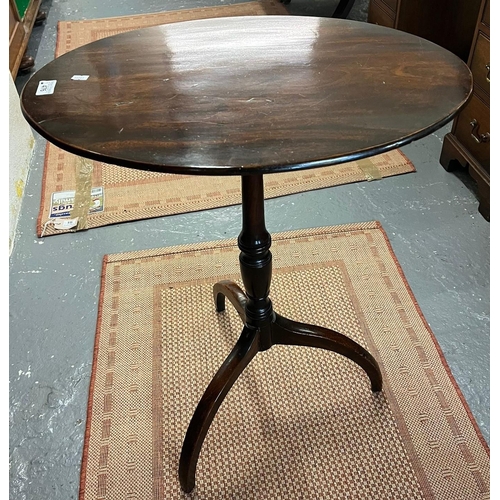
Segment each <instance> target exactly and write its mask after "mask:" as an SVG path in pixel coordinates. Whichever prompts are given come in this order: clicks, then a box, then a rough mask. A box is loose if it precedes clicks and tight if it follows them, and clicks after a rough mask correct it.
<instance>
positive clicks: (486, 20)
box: [482, 0, 490, 27]
mask: <svg viewBox="0 0 500 500" xmlns="http://www.w3.org/2000/svg"><path fill="white" fill-rule="evenodd" d="M482 22H483V23H484V24H486V26H488V27H489V25H490V0H487V2H486V5H485V7H484V12H483V19H482Z"/></svg>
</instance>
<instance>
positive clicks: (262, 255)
mask: <svg viewBox="0 0 500 500" xmlns="http://www.w3.org/2000/svg"><path fill="white" fill-rule="evenodd" d="M242 195H243V198H242V211H243V229H242V232H241V233H240V236H239V238H238V246H239V248H240V250H241V253H240V269H241V276H242V280H243V283H244V285H245V290H246V292H244V291H243V290H242V289H241V288H240V287H239V286H238V285H236V283H234V282H232V281H220V282H219V283H216V284H215V285H214V299H215V304H216V308H217V311H218V312H221V311H223V310H224V309H225V300H226V298H227V299H228V300H229V301H230V302H231V304H232V305H233V306H234V307H235V309H236V311H237V312H238V314H239V315H240V317H241V319H242V321H243V323H244V327H243V331H242V333H241V335H240V338H239V339H238V341H237V343H236V345H235V346H234V348H233V350H232V351H231V353H230V354H229V356H228V357H227V358H226V360H225V361H224V363H223V364H222V366H221V367H220V368H219V371H218V372H217V373H216V374H215V376H214V378H213V379H212V381H211V382H210V384H209V386H208V387H207V389H206V391H205V393H204V394H203V396H202V398H201V400H200V402H199V404H198V406H197V408H196V410H195V413H194V415H193V418H192V419H191V422H190V424H189V427H188V430H187V432H186V436H185V438H184V444H183V447H182V452H181V457H180V463H179V479H180V483H181V487H182V489H183V490H184V491H185V492H186V493H189V492H190V491H192V489H193V488H194V485H195V473H196V465H197V463H198V457H199V454H200V451H201V447H202V445H203V441H204V440H205V437H206V435H207V432H208V429H209V428H210V425H211V423H212V421H213V419H214V417H215V415H216V413H217V410H218V409H219V407H220V405H221V404H222V402H223V401H224V398H225V397H226V394H227V393H228V392H229V390H230V389H231V387H232V386H233V384H234V382H235V381H236V380H237V379H238V377H239V376H240V374H241V373H242V372H243V370H244V369H245V368H246V366H247V365H248V364H249V363H250V361H251V360H252V359H253V357H254V356H255V355H256V354H257V353H258V352H259V351H265V350H267V349H269V348H270V347H272V346H273V345H276V344H284V345H298V346H309V347H320V348H322V349H328V350H330V351H334V352H336V353H339V354H342V355H343V356H346V357H347V358H349V359H351V360H352V361H354V362H355V363H357V364H358V365H359V366H360V367H361V368H362V369H363V370H364V371H365V372H366V374H367V375H368V377H369V379H370V382H371V389H372V391H374V392H377V391H380V390H381V389H382V375H381V373H380V369H379V366H378V364H377V361H376V360H375V358H374V357H373V356H372V355H371V354H370V353H369V352H368V351H367V350H366V349H364V348H363V347H361V346H360V345H359V344H357V343H356V342H354V341H353V340H351V339H350V338H348V337H346V336H345V335H343V334H341V333H339V332H336V331H334V330H330V329H327V328H323V327H320V326H314V325H308V324H304V323H298V322H295V321H292V320H289V319H286V318H284V317H283V316H280V315H279V314H277V313H276V312H275V311H274V310H273V307H272V303H271V301H270V299H269V289H270V283H271V274H272V256H271V252H270V251H269V249H270V247H271V236H270V235H269V233H268V232H267V230H266V228H265V223H264V186H263V179H262V175H250V176H243V177H242Z"/></svg>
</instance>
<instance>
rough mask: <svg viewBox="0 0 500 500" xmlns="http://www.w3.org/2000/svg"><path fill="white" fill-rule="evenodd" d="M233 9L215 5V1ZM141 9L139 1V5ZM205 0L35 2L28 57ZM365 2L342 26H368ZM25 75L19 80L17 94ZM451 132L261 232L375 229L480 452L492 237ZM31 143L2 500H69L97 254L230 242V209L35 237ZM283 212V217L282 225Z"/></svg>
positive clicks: (235, 229) (304, 11)
mask: <svg viewBox="0 0 500 500" xmlns="http://www.w3.org/2000/svg"><path fill="white" fill-rule="evenodd" d="M223 3H230V2H227V1H226V0H224V1H221V2H214V1H213V3H212V5H215V4H223ZM145 4H146V5H145ZM206 5H211V3H210V0H193V1H191V2H189V3H188V2H185V1H183V0H150V1H148V2H140V1H138V0H122V1H121V2H102V1H98V0H88V1H85V2H82V1H77V0H45V1H44V2H43V4H42V6H43V9H44V10H46V11H47V12H48V19H47V21H46V22H45V24H44V25H43V26H40V27H37V28H35V29H34V32H33V34H32V37H31V40H30V45H29V48H28V54H31V55H34V56H35V57H36V67H35V69H39V68H40V67H42V66H43V65H44V64H46V63H48V62H49V61H51V60H52V59H53V56H54V50H55V42H56V28H57V22H58V21H59V20H81V19H90V18H101V17H108V16H119V15H130V14H137V13H142V12H159V11H162V10H175V9H181V8H192V7H196V6H206ZM335 5H336V3H335V0H332V1H331V2H330V1H324V0H292V2H291V4H290V5H289V6H288V9H289V12H290V13H291V14H294V15H319V16H329V15H331V13H332V12H333V10H334V8H335ZM366 12H367V0H361V1H360V0H358V1H357V2H356V5H355V7H354V8H353V11H352V12H351V15H350V16H349V17H350V18H352V19H356V20H360V21H364V20H366ZM27 79H28V77H27V76H19V77H18V78H17V80H16V85H17V87H18V89H21V88H22V86H23V85H24V83H25V82H26V81H27ZM450 128H451V126H450V125H448V126H446V127H445V128H443V129H441V130H439V131H438V132H436V133H434V134H432V135H430V136H428V137H427V138H425V139H422V140H419V141H416V142H414V143H412V144H410V145H408V146H406V147H404V148H403V151H404V153H405V154H406V155H407V156H408V157H409V158H410V160H411V161H412V162H413V163H414V164H415V166H416V169H417V172H416V173H414V174H407V175H403V176H397V177H392V178H388V179H384V180H382V181H374V182H364V183H358V184H351V185H345V186H339V187H335V188H331V189H324V190H320V191H316V192H309V193H302V194H296V195H292V196H287V197H283V198H278V199H274V200H268V201H266V219H267V226H268V229H269V231H270V232H271V233H272V232H277V231H287V230H292V229H298V228H306V227H318V226H325V225H335V224H342V223H347V222H361V221H368V220H379V221H380V222H381V223H382V225H383V227H384V228H385V230H386V232H387V234H388V236H389V239H390V241H391V244H392V246H393V248H394V251H395V253H396V255H397V257H398V259H399V262H400V264H401V266H402V268H403V271H404V273H405V275H406V277H407V279H408V282H409V284H410V286H411V288H412V290H413V292H414V294H415V296H416V298H417V301H418V303H419V305H420V307H421V309H422V311H423V313H424V315H425V317H426V319H427V321H428V323H429V324H430V327H431V328H432V330H433V332H434V334H435V335H436V337H437V339H438V342H439V344H440V346H441V348H442V350H443V352H444V355H445V357H446V360H447V362H448V363H449V365H450V368H451V371H452V373H453V375H454V377H455V379H456V380H457V382H458V384H459V386H460V388H461V390H462V392H463V395H464V397H465V399H466V401H467V402H468V404H469V405H470V408H471V410H472V413H473V415H474V416H475V418H476V420H477V423H478V425H479V427H480V429H481V431H482V432H483V434H484V437H485V438H486V440H487V441H488V442H489V437H490V430H489V429H490V426H489V403H490V395H489V296H490V294H489V276H490V268H489V260H490V259H489V234H490V226H489V224H488V223H487V222H486V221H485V220H484V219H483V218H482V217H481V215H480V214H479V213H478V212H477V205H478V202H477V199H476V193H475V186H474V183H473V182H471V181H470V180H469V179H468V177H467V176H466V175H462V174H453V173H447V172H445V170H444V169H443V168H442V167H441V166H440V165H439V155H440V151H441V146H442V140H443V136H444V134H445V133H446V132H448V131H449V130H450ZM35 139H36V146H35V152H34V155H33V159H32V163H31V170H30V173H29V178H28V182H27V185H26V191H25V198H24V201H23V206H22V213H21V217H20V220H19V225H18V232H17V236H16V240H15V246H14V250H13V253H12V256H11V258H10V266H9V267H10V342H9V367H10V414H9V417H10V498H11V499H12V500H41V499H51V500H59V499H60V500H63V499H64V500H68V499H75V498H77V497H78V484H79V473H80V461H81V453H82V443H83V435H84V428H85V418H86V410H87V396H88V388H89V380H90V370H91V362H92V352H93V347H94V332H95V326H96V317H97V300H98V294H99V284H100V282H99V280H100V271H101V263H102V258H103V255H104V254H107V253H117V252H124V251H130V250H139V249H146V248H156V247H163V246H169V245H179V244H184V243H193V242H202V241H210V240H216V239H224V238H228V237H236V236H237V234H238V233H239V230H240V216H241V212H240V207H239V206H235V207H229V208H221V209H216V210H207V211H204V212H199V213H192V214H185V215H178V216H172V217H168V218H163V219H152V220H146V221H138V222H130V223H126V224H119V225H115V226H108V227H104V228H97V229H92V230H90V231H88V232H80V233H74V234H62V235H59V236H53V237H48V238H45V239H38V238H37V236H36V233H35V222H36V218H37V214H38V209H39V203H40V186H41V179H42V169H43V155H44V149H45V141H44V140H43V139H42V138H41V137H40V136H38V135H37V134H35ZM283 214H286V217H283Z"/></svg>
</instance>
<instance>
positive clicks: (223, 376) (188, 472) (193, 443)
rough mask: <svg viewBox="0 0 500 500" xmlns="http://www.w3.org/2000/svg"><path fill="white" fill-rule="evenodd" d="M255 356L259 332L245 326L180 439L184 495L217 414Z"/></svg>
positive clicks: (180, 474) (180, 469)
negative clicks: (181, 439)
mask: <svg viewBox="0 0 500 500" xmlns="http://www.w3.org/2000/svg"><path fill="white" fill-rule="evenodd" d="M258 352H259V330H258V329H253V328H248V327H247V326H245V327H244V328H243V332H242V333H241V336H240V338H239V339H238V342H237V343H236V345H235V346H234V348H233V350H232V351H231V354H229V356H228V357H227V358H226V360H225V361H224V363H223V364H222V366H221V367H220V368H219V371H218V372H217V373H216V374H215V377H214V378H213V379H212V381H211V382H210V384H209V385H208V387H207V389H206V390H205V393H204V394H203V396H202V398H201V400H200V402H199V403H198V406H197V408H196V410H195V412H194V415H193V418H192V419H191V422H190V424H189V427H188V430H187V432H186V436H185V438H184V444H183V445H182V451H181V458H180V462H179V480H180V483H181V487H182V489H183V491H185V492H186V493H189V492H190V491H191V490H192V489H193V488H194V484H195V474H196V465H197V463H198V457H199V455H200V451H201V447H202V446H203V441H204V440H205V437H206V435H207V432H208V429H209V428H210V424H211V423H212V421H213V419H214V417H215V414H216V413H217V410H218V409H219V407H220V405H221V404H222V402H223V401H224V398H225V397H226V394H227V393H228V392H229V390H230V389H231V387H232V386H233V384H234V382H235V381H236V380H237V378H238V377H239V376H240V374H241V373H242V372H243V370H244V369H245V368H246V366H247V365H248V363H250V361H251V360H252V358H253V357H254V356H255V355H256V354H257V353H258Z"/></svg>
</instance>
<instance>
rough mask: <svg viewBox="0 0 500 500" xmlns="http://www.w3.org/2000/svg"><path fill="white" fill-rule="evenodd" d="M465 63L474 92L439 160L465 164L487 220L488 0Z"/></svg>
mask: <svg viewBox="0 0 500 500" xmlns="http://www.w3.org/2000/svg"><path fill="white" fill-rule="evenodd" d="M468 65H469V67H470V69H471V71H472V75H473V78H474V92H473V95H472V98H471V100H470V101H469V103H468V104H467V106H466V107H465V108H464V109H463V110H462V111H461V112H460V113H459V115H458V116H457V117H456V118H455V120H454V122H453V128H452V130H451V132H450V133H449V134H447V135H446V136H445V138H444V142H443V148H442V150H441V157H440V163H441V165H442V166H443V167H444V168H445V169H446V170H452V169H454V168H457V167H459V166H461V167H463V168H468V170H469V173H470V175H471V177H472V178H473V179H474V180H475V181H476V182H477V186H478V192H479V212H480V213H481V214H482V215H483V216H484V218H485V219H486V220H488V221H489V220H490V1H489V0H483V2H482V5H481V10H480V12H479V16H478V18H477V25H476V30H475V33H474V38H473V43H472V48H471V51H470V55H469V58H468Z"/></svg>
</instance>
